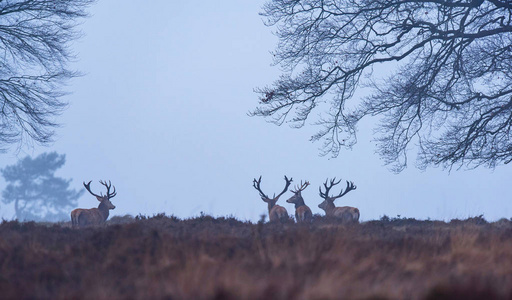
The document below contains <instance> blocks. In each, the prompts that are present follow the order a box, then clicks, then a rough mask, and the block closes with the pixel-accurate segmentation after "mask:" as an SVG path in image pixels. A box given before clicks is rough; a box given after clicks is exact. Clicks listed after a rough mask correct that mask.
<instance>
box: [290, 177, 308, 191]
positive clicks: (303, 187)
mask: <svg viewBox="0 0 512 300" xmlns="http://www.w3.org/2000/svg"><path fill="white" fill-rule="evenodd" d="M308 185H309V181H307V180H306V181H305V182H304V183H302V180H301V181H300V186H299V185H297V186H296V187H295V190H291V191H292V192H293V193H298V192H302V191H303V190H305V189H306V188H307V187H308Z"/></svg>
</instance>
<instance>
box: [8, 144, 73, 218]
mask: <svg viewBox="0 0 512 300" xmlns="http://www.w3.org/2000/svg"><path fill="white" fill-rule="evenodd" d="M65 162H66V156H65V155H64V154H62V155H59V154H57V153H56V152H51V153H43V154H41V155H39V156H37V157H36V158H34V159H32V158H31V157H30V156H27V157H25V158H24V159H22V160H20V161H18V163H16V164H15V165H11V166H7V167H5V168H4V169H2V170H1V172H2V175H3V177H4V178H5V180H6V181H7V182H8V185H7V187H6V188H5V190H4V191H3V192H2V202H3V203H5V204H9V203H13V202H14V210H15V212H16V217H17V218H18V219H19V220H34V221H43V220H45V221H62V220H66V219H69V212H70V211H71V209H72V208H73V207H76V204H77V199H78V198H79V197H80V196H81V195H82V193H83V191H75V190H70V189H69V184H70V183H71V179H69V180H65V179H62V178H59V177H55V175H54V173H55V171H56V170H57V169H59V168H61V167H62V166H63V165H64V163H65Z"/></svg>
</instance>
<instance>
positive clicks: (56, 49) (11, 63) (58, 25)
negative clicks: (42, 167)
mask: <svg viewBox="0 0 512 300" xmlns="http://www.w3.org/2000/svg"><path fill="white" fill-rule="evenodd" d="M93 2H94V0H52V1H43V0H39V1H38V0H9V1H0V57H1V58H0V106H1V110H0V149H2V150H5V149H6V148H7V146H8V145H10V144H12V143H16V142H22V141H24V140H27V141H30V140H34V141H36V142H38V143H42V144H46V143H48V142H50V141H51V140H52V136H53V130H52V129H53V128H54V127H55V126H56V125H57V123H56V122H55V117H56V116H57V115H58V114H59V113H61V112H62V110H63V109H64V108H65V107H66V103H65V102H64V101H62V100H61V97H62V96H63V95H65V93H64V92H63V91H62V88H61V87H62V86H63V85H64V84H65V82H66V81H67V80H68V79H70V78H72V77H75V76H77V73H76V72H73V71H70V70H69V69H68V68H67V67H66V65H67V62H68V61H69V60H70V59H71V58H72V57H73V55H72V53H71V52H70V50H69V44H70V42H71V41H72V40H74V39H76V38H77V37H78V36H79V34H78V33H77V32H76V30H75V27H76V25H77V22H78V20H79V19H80V18H83V17H85V16H86V13H85V11H84V9H85V8H86V7H87V6H88V5H90V4H91V3H93ZM26 138H29V139H26Z"/></svg>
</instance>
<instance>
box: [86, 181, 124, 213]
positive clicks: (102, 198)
mask: <svg viewBox="0 0 512 300" xmlns="http://www.w3.org/2000/svg"><path fill="white" fill-rule="evenodd" d="M91 182H92V180H91V181H89V183H87V184H85V182H84V187H85V189H86V190H87V191H88V192H89V193H91V195H93V196H94V197H96V199H98V201H99V202H101V204H103V205H104V206H105V207H106V208H108V209H114V208H116V207H115V206H114V204H112V202H110V199H111V198H114V197H115V196H116V195H117V192H116V187H115V186H114V190H113V191H112V193H111V192H110V187H112V183H110V180H109V181H108V184H107V183H106V182H104V181H102V180H100V183H101V184H102V185H104V186H105V187H106V188H107V194H106V195H105V196H103V194H101V193H100V195H97V194H95V193H93V192H92V191H91Z"/></svg>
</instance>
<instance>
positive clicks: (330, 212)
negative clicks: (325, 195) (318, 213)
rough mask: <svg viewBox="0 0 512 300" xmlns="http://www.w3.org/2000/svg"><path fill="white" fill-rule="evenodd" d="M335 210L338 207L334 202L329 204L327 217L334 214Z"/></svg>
mask: <svg viewBox="0 0 512 300" xmlns="http://www.w3.org/2000/svg"><path fill="white" fill-rule="evenodd" d="M334 208H336V206H335V205H334V203H333V202H329V201H328V202H327V205H326V206H325V214H326V215H332V214H334Z"/></svg>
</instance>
